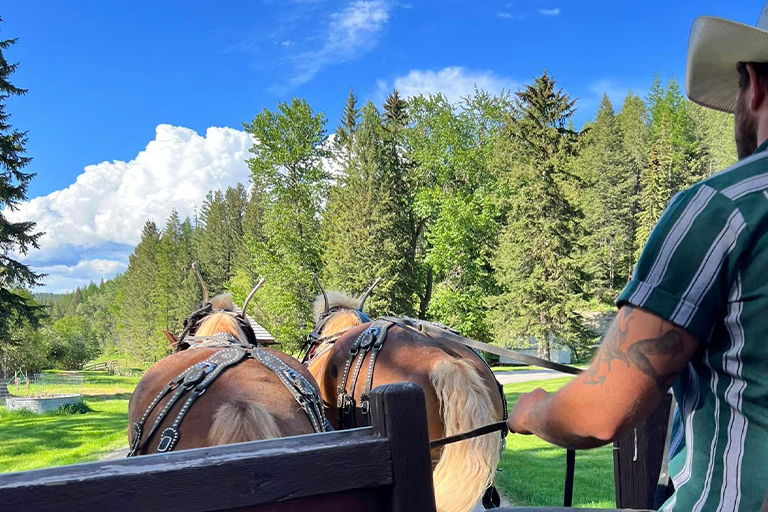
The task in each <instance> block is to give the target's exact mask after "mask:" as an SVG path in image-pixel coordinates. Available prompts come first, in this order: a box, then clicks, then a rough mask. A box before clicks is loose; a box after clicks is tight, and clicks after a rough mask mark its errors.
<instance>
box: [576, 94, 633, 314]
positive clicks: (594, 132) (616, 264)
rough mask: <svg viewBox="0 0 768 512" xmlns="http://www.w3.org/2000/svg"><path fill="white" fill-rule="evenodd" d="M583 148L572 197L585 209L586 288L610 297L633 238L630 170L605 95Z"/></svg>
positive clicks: (622, 276) (623, 275)
mask: <svg viewBox="0 0 768 512" xmlns="http://www.w3.org/2000/svg"><path fill="white" fill-rule="evenodd" d="M584 146H585V148H584V150H583V151H582V152H581V154H580V155H579V158H578V160H577V162H578V168H579V175H580V176H581V178H582V179H583V183H582V185H583V186H584V188H583V189H582V190H580V191H579V193H578V194H577V195H576V198H577V199H578V200H579V202H580V203H581V207H582V209H583V211H584V213H585V222H584V227H585V229H586V231H587V233H588V234H587V236H586V237H585V238H584V240H583V241H584V245H585V247H584V249H585V250H584V253H583V262H584V265H585V267H584V268H585V270H586V271H587V272H588V273H589V274H590V275H591V276H592V279H591V282H590V283H589V285H588V286H589V291H590V293H591V294H592V295H594V296H595V297H596V298H597V299H598V300H599V301H602V302H610V301H612V300H613V298H614V295H615V292H616V289H617V288H621V287H623V286H624V284H625V283H626V281H627V279H628V277H629V275H628V273H627V269H628V268H630V267H631V265H632V263H631V262H632V256H633V253H634V239H633V238H632V236H631V234H632V229H633V218H632V206H633V203H634V199H633V197H632V194H633V192H634V189H635V183H634V176H633V175H632V171H631V168H630V167H629V166H628V165H627V164H628V155H627V154H626V152H625V148H624V144H623V134H622V131H621V125H620V124H619V122H618V120H617V119H616V116H615V115H614V111H613V106H612V105H611V102H610V100H609V99H608V96H607V95H605V94H604V95H603V99H602V102H601V103H600V107H599V108H598V111H597V116H596V118H595V121H594V122H593V123H592V124H591V125H590V126H589V129H588V133H587V135H586V140H585V144H584Z"/></svg>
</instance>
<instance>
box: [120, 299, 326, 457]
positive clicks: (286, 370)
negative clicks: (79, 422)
mask: <svg viewBox="0 0 768 512" xmlns="http://www.w3.org/2000/svg"><path fill="white" fill-rule="evenodd" d="M215 312H226V313H231V312H229V311H224V310H215V309H213V308H212V307H211V305H210V304H207V305H206V306H205V307H203V308H202V309H200V310H198V311H196V312H194V313H193V314H192V315H191V316H190V317H189V318H187V319H186V320H185V321H184V330H183V331H182V335H181V336H180V340H179V342H178V343H177V345H176V347H175V351H176V352H178V351H181V350H185V349H187V348H189V349H195V348H219V349H220V350H217V351H216V352H214V353H213V354H212V355H211V356H210V357H208V358H207V359H206V360H205V361H202V362H199V363H196V364H194V365H192V366H190V367H189V368H187V369H186V370H184V371H183V372H181V373H180V374H179V375H178V376H176V377H175V378H174V379H172V380H171V381H170V382H168V384H166V385H165V386H163V388H162V389H161V390H160V392H159V393H158V394H157V395H156V396H155V398H154V399H153V400H152V402H150V404H149V406H148V407H147V409H146V410H145V411H144V414H143V415H142V416H141V418H140V419H139V421H136V422H134V424H133V425H132V427H131V446H130V448H131V449H130V452H129V453H128V457H133V456H135V455H137V454H138V453H139V452H140V451H141V450H142V449H143V448H144V447H146V446H147V444H148V443H149V442H150V440H151V439H152V437H153V436H154V434H155V433H156V432H157V430H158V429H159V427H160V425H161V424H162V423H163V421H164V420H165V418H166V417H167V416H168V413H169V412H170V410H171V409H172V408H173V406H174V405H176V403H177V402H179V401H180V400H181V399H182V398H184V397H185V396H186V401H185V402H184V404H183V405H182V406H181V409H180V410H179V412H178V413H177V415H176V418H175V419H174V421H173V423H172V424H171V426H170V427H167V428H165V429H164V430H163V431H162V433H161V437H160V442H159V443H158V446H157V451H158V452H169V451H172V450H173V449H174V447H175V446H176V444H177V443H178V441H179V437H180V431H179V427H180V425H181V422H182V420H183V419H184V417H185V416H186V414H187V413H188V412H189V409H190V408H191V407H192V405H193V404H194V403H195V401H197V399H198V398H200V397H201V396H202V395H203V394H204V393H205V391H206V390H207V389H208V388H209V387H210V386H211V384H212V383H213V381H214V380H216V378H217V377H218V376H219V375H221V374H222V373H223V372H224V371H226V370H227V369H229V368H232V367H234V366H236V365H238V364H240V363H241V362H243V361H244V360H246V359H255V360H256V361H259V362H260V363H261V364H262V365H264V366H265V367H266V368H268V369H270V370H271V371H272V372H274V373H275V375H277V377H278V378H279V379H280V382H282V383H283V385H285V387H286V389H287V390H288V391H289V392H290V393H291V395H292V396H293V398H294V400H296V402H298V404H299V406H300V407H301V408H302V409H303V410H304V413H305V414H306V415H307V419H308V420H309V422H310V424H311V425H312V429H313V430H314V431H315V432H327V431H330V430H332V428H331V426H330V424H329V423H328V420H327V419H326V417H325V412H324V410H323V403H322V400H321V398H320V395H319V393H318V392H317V390H316V389H315V388H314V387H313V386H312V384H310V382H309V381H308V380H307V379H306V378H304V376H302V375H301V374H300V373H299V372H297V371H296V370H294V369H293V368H291V366H290V365H288V364H287V363H286V362H285V361H283V360H282V359H280V358H279V357H277V356H275V355H274V354H272V353H270V352H267V351H266V350H263V349H260V348H259V347H258V345H257V343H255V335H254V333H253V330H252V329H251V328H250V325H247V321H245V320H243V321H242V322H238V323H239V324H240V326H241V327H244V325H247V327H248V328H247V329H246V328H243V331H244V332H245V333H246V336H247V337H248V338H249V341H252V342H253V343H242V342H241V341H240V340H238V339H237V338H236V337H235V336H233V335H232V334H230V333H221V332H219V333H215V334H213V335H211V336H189V333H190V332H191V331H192V330H193V329H196V328H197V327H198V326H199V324H200V323H201V321H202V320H203V318H205V317H206V316H208V315H209V314H212V313H215ZM233 316H234V315H233ZM237 316H239V315H237ZM169 394H170V395H171V396H170V398H168V400H167V401H166V402H165V404H164V405H163V407H162V408H161V409H160V411H159V413H158V414H157V417H156V418H155V421H154V423H153V424H152V427H151V428H150V429H149V432H148V433H147V435H146V437H144V436H143V433H144V427H145V425H146V423H147V420H148V419H149V416H150V415H151V414H152V412H153V411H154V410H155V408H156V407H157V406H158V405H159V404H160V402H161V401H162V400H163V398H165V397H166V396H168V395H169ZM142 437H144V439H143V441H142Z"/></svg>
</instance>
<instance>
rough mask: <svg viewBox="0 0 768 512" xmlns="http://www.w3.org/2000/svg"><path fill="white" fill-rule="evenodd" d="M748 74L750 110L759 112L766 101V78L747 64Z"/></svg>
mask: <svg viewBox="0 0 768 512" xmlns="http://www.w3.org/2000/svg"><path fill="white" fill-rule="evenodd" d="M747 73H749V88H748V91H749V95H750V96H749V109H750V110H752V111H753V112H757V111H758V110H760V108H761V107H762V106H763V103H765V101H766V89H765V87H766V83H765V78H763V77H761V76H759V75H758V74H757V73H756V72H755V68H754V67H753V66H752V64H747Z"/></svg>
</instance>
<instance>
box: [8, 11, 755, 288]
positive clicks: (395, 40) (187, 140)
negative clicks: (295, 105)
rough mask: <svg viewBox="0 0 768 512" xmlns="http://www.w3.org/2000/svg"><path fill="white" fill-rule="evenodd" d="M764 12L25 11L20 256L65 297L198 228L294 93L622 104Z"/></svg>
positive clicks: (16, 120)
mask: <svg viewBox="0 0 768 512" xmlns="http://www.w3.org/2000/svg"><path fill="white" fill-rule="evenodd" d="M760 7H761V5H760V2H722V1H719V2H715V1H714V0H698V1H693V0H686V1H682V0H681V1H674V2H670V1H668V0H649V1H646V2H613V1H610V2H609V1H608V0H584V1H580V2H575V1H573V0H571V1H566V0H525V1H521V0H518V1H513V2H509V1H503V0H500V1H490V0H487V1H486V0H447V1H407V2H398V1H390V0H355V1H335V0H250V1H245V0H231V1H227V2H210V1H207V2H203V1H196V0H187V1H163V2H157V1H139V0H133V1H131V2H104V1H103V0H80V1H78V2H60V1H58V0H56V1H54V0H34V1H33V0H29V1H15V2H7V3H4V4H3V6H2V7H1V8H0V16H2V18H3V21H2V23H0V37H2V38H8V37H18V38H19V42H18V44H16V45H15V46H13V47H12V48H11V49H10V50H7V51H6V52H5V56H6V58H7V59H8V60H9V61H11V62H16V61H18V62H19V63H20V65H19V68H18V71H17V72H16V74H15V75H14V76H13V77H12V82H13V83H14V84H15V85H16V86H19V87H24V88H27V89H28V90H29V92H28V94H27V95H26V96H24V97H20V98H11V99H10V100H8V111H9V112H10V113H11V114H12V116H13V117H12V119H11V122H12V124H13V126H14V127H15V128H18V129H21V130H27V131H28V137H29V142H28V145H27V153H28V155H29V156H32V157H33V161H32V163H31V164H30V166H29V167H28V168H27V169H28V170H29V171H31V172H35V173H37V176H36V177H35V179H34V180H33V181H32V183H31V185H30V187H29V191H28V197H29V198H30V200H29V201H28V202H25V203H24V204H22V205H21V207H20V208H19V210H17V211H16V212H12V213H8V212H5V213H6V214H8V215H9V216H10V217H11V218H12V219H14V220H21V219H23V220H33V221H36V222H37V223H38V228H39V229H40V230H41V231H44V232H45V233H46V234H45V235H44V237H43V238H42V242H41V249H40V250H37V251H32V252H31V253H29V254H28V255H27V256H26V257H25V258H24V261H26V262H27V263H29V264H30V265H32V266H33V268H35V269H36V270H38V271H41V272H44V273H46V274H48V276H47V277H46V278H45V281H44V283H45V286H44V287H43V288H40V289H38V291H47V292H63V291H68V290H72V289H74V288H75V287H77V286H84V285H87V284H88V283H89V282H90V281H95V282H98V281H99V280H100V279H102V278H105V279H108V278H110V277H113V276H114V275H115V274H117V273H119V272H122V271H124V270H125V268H126V266H127V263H128V256H129V254H130V253H131V251H132V248H133V246H134V245H135V244H136V243H137V242H138V240H139V235H140V233H141V228H142V225H143V224H144V222H145V221H146V220H147V219H148V218H152V219H154V220H155V221H156V222H157V223H158V224H159V225H160V226H162V224H163V223H164V220H165V218H166V217H167V215H168V214H169V212H170V211H171V209H172V208H176V209H177V210H178V211H179V213H180V214H181V215H182V216H186V215H193V214H194V211H195V208H196V207H199V205H200V204H201V203H202V201H203V198H204V196H205V193H206V192H207V191H208V190H210V189H214V188H226V187H227V186H229V185H234V184H235V183H238V182H242V183H247V182H248V177H249V173H248V168H247V165H246V164H245V163H244V159H245V158H247V157H248V148H249V147H250V145H251V144H252V140H251V139H250V137H249V136H248V135H247V134H245V133H244V132H243V130H242V123H244V122H248V121H250V120H252V119H253V117H254V116H255V115H256V114H257V113H258V112H259V111H260V110H261V109H263V108H268V109H274V108H276V106H277V104H278V102H280V101H286V100H289V99H290V98H292V97H294V96H299V97H304V98H306V99H307V101H308V102H309V103H310V104H311V105H312V107H313V108H314V109H315V110H317V111H323V112H325V115H326V117H327V119H328V122H329V123H328V131H329V132H332V131H333V129H334V127H335V126H336V124H337V122H338V120H339V118H340V114H341V110H342V107H343V104H344V100H345V99H346V96H347V94H348V91H349V88H350V87H352V88H354V90H355V92H356V94H357V95H358V96H359V97H360V99H361V100H363V101H365V100H369V99H370V100H372V101H374V102H375V103H377V104H379V105H380V104H381V103H382V101H383V99H384V97H385V96H386V94H387V93H388V92H389V91H390V90H391V89H392V88H397V89H398V90H400V92H401V93H403V94H404V95H406V96H411V95H417V94H422V93H424V94H428V93H437V92H442V93H443V94H445V95H446V96H447V97H448V98H449V99H451V100H458V99H459V98H461V97H462V96H466V95H467V94H468V93H470V92H471V91H472V90H473V88H474V86H475V85H477V86H478V87H479V88H481V89H485V90H488V91H490V92H499V91H501V90H502V89H505V90H512V91H514V90H516V89H517V88H518V87H520V86H521V85H524V84H525V83H527V82H530V81H531V79H532V78H533V77H535V76H537V75H539V74H540V73H541V72H542V71H543V70H547V72H548V73H550V74H551V75H552V76H553V77H554V78H555V80H557V81H558V83H559V84H560V85H561V86H562V87H563V88H564V90H565V91H566V92H568V93H570V94H571V95H573V96H574V97H576V98H578V103H577V105H578V107H579V110H578V111H577V113H576V116H575V122H576V124H577V125H581V124H582V123H584V122H585V121H587V120H589V119H590V118H591V117H592V116H593V115H594V113H595V110H596V109H597V105H598V103H599V101H600V99H601V97H602V94H603V93H607V94H608V96H609V97H610V98H611V100H612V101H613V102H614V106H615V107H616V108H620V106H621V102H622V99H623V97H624V96H625V94H626V92H627V90H629V89H632V90H633V91H634V92H635V93H637V94H639V95H641V96H644V95H645V94H646V93H647V90H648V88H649V87H650V84H651V81H652V80H653V76H654V73H659V75H660V76H661V78H662V79H663V80H665V81H666V80H667V79H668V78H669V77H675V78H676V79H678V80H679V81H680V82H681V83H682V82H684V76H685V57H686V48H687V40H688V33H689V30H690V26H691V23H692V21H693V19H694V18H695V17H696V16H698V15H705V14H706V15H714V16H722V17H726V18H729V19H733V20H736V21H740V22H743V23H747V24H751V25H753V24H754V23H755V21H756V19H757V16H758V14H759V11H760Z"/></svg>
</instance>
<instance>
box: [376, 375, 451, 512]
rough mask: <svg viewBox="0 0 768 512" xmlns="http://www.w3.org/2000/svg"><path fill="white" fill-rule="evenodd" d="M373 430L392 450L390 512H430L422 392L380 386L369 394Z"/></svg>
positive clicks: (432, 502) (431, 497) (409, 387)
mask: <svg viewBox="0 0 768 512" xmlns="http://www.w3.org/2000/svg"><path fill="white" fill-rule="evenodd" d="M371 405H372V409H371V412H372V414H371V415H372V418H373V428H374V431H375V433H376V434H377V435H379V436H382V437H386V438H388V439H389V442H390V447H391V450H392V479H393V487H392V495H391V496H392V500H391V502H392V503H391V510H392V512H433V511H435V510H436V507H435V493H434V489H433V486H432V462H431V459H430V454H429V433H428V431H427V409H426V402H425V399H424V390H423V389H421V387H420V386H417V385H416V384H412V383H398V384H388V385H385V386H379V387H377V388H376V389H374V390H373V391H372V392H371Z"/></svg>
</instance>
